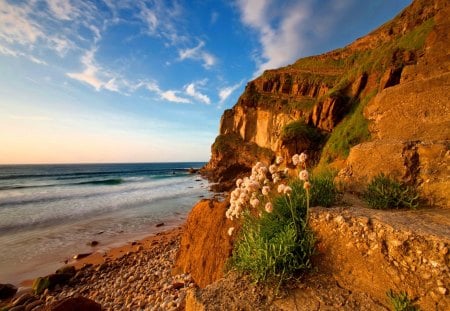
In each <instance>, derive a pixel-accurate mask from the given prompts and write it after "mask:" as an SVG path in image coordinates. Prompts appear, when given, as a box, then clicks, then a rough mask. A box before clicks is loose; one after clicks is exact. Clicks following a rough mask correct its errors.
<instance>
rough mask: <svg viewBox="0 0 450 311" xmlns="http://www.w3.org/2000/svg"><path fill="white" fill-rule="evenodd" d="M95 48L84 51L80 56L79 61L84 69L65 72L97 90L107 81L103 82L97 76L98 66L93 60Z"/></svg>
mask: <svg viewBox="0 0 450 311" xmlns="http://www.w3.org/2000/svg"><path fill="white" fill-rule="evenodd" d="M95 52H96V48H93V49H91V50H88V51H86V53H85V54H84V55H83V56H82V57H81V63H82V64H83V65H84V70H83V71H82V72H78V73H67V76H68V77H70V78H72V79H75V80H78V81H81V82H84V83H87V84H89V85H90V86H93V87H94V88H95V89H96V90H97V91H99V90H100V89H101V88H102V87H104V86H105V85H106V84H107V83H108V82H104V81H102V80H101V79H100V78H99V71H100V68H99V67H98V66H97V65H96V63H95V60H94V54H95Z"/></svg>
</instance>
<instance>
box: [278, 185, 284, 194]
mask: <svg viewBox="0 0 450 311" xmlns="http://www.w3.org/2000/svg"><path fill="white" fill-rule="evenodd" d="M285 187H286V186H285V185H284V184H280V185H279V186H278V189H277V190H278V193H282V192H284V188H285Z"/></svg>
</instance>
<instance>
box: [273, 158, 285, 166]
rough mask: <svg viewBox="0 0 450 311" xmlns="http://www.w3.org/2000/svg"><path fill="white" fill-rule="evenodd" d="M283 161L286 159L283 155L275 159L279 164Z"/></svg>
mask: <svg viewBox="0 0 450 311" xmlns="http://www.w3.org/2000/svg"><path fill="white" fill-rule="evenodd" d="M283 161H284V159H283V157H282V156H278V157H277V158H276V160H275V163H276V164H278V165H280V164H281V163H283Z"/></svg>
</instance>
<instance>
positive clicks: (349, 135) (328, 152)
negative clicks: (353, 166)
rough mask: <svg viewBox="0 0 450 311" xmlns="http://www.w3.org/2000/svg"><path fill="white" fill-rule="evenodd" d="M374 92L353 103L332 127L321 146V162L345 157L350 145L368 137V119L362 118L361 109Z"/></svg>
mask: <svg viewBox="0 0 450 311" xmlns="http://www.w3.org/2000/svg"><path fill="white" fill-rule="evenodd" d="M376 92H377V91H376V90H374V91H372V92H371V93H369V95H367V96H366V97H365V98H364V99H363V100H362V101H360V102H356V103H354V104H353V107H352V109H351V110H350V112H349V113H348V114H347V116H346V117H345V118H344V119H343V120H342V121H341V122H340V123H339V124H338V125H337V126H336V127H335V128H334V129H333V132H332V133H331V135H330V137H329V138H328V140H327V142H326V144H325V146H324V148H323V151H322V156H321V162H324V163H329V162H331V161H332V160H335V159H345V158H347V156H348V154H349V152H350V148H351V147H353V146H355V145H357V144H359V143H361V142H364V141H367V140H369V139H370V132H369V129H368V121H367V120H366V118H364V115H363V110H364V107H365V106H366V104H367V103H368V102H369V101H370V99H371V98H372V97H373V96H374V95H375V94H376ZM322 164H323V163H322Z"/></svg>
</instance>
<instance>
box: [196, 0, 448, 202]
mask: <svg viewBox="0 0 450 311" xmlns="http://www.w3.org/2000/svg"><path fill="white" fill-rule="evenodd" d="M446 4H447V1H445V0H435V1H428V0H416V1H414V2H413V3H412V4H411V5H410V6H409V7H408V8H406V9H405V10H404V11H403V12H401V13H400V14H399V15H398V16H397V17H396V18H394V19H393V20H392V21H390V22H388V23H385V24H384V25H382V26H381V27H380V28H378V29H377V30H375V31H373V32H371V33H370V34H368V35H367V36H365V37H363V38H360V39H357V40H356V41H355V42H354V43H352V44H350V45H348V46H346V47H344V48H342V49H338V50H334V51H331V52H329V53H326V54H323V55H319V56H312V57H307V58H303V59H299V60H298V61H297V62H295V63H294V64H292V65H289V66H286V67H283V68H280V69H275V70H267V71H265V72H264V73H263V74H262V75H261V76H260V77H258V78H256V79H255V80H253V81H251V82H249V83H248V84H247V86H246V89H245V92H244V93H243V94H242V95H241V96H240V98H239V100H238V102H237V103H236V105H235V106H234V107H233V108H232V109H230V110H226V111H225V112H224V114H223V116H222V119H221V123H220V133H219V136H218V137H217V139H216V141H215V142H214V144H213V145H212V150H211V151H212V157H211V160H210V162H209V163H208V164H207V165H206V167H205V168H204V170H203V172H204V173H206V174H209V176H210V177H211V178H212V179H213V180H215V181H221V182H222V183H224V182H225V181H229V180H232V179H234V178H235V177H236V176H237V175H239V174H240V173H243V172H246V171H248V170H249V169H250V167H251V166H252V165H253V164H254V162H255V161H256V159H259V160H263V161H266V162H270V161H272V160H273V158H274V155H275V154H281V155H284V156H285V157H286V158H290V157H291V156H292V155H293V154H294V153H297V152H300V151H304V150H307V151H308V153H309V154H311V155H312V158H313V159H314V163H316V164H317V163H319V164H320V166H321V167H333V168H337V169H339V170H340V174H339V178H340V180H341V181H343V182H345V184H347V187H348V188H349V189H351V190H353V191H360V190H361V189H362V186H363V185H364V184H365V183H367V181H368V180H370V178H371V177H373V176H375V175H376V174H378V173H380V172H384V173H386V174H388V175H391V176H394V177H396V178H398V179H401V180H403V181H405V182H408V183H410V184H412V185H414V186H417V187H418V189H419V190H420V191H421V193H422V195H423V196H424V197H427V198H428V199H429V201H430V203H431V204H432V205H437V206H442V207H449V206H450V204H449V203H450V180H449V178H448V166H449V157H450V152H449V150H448V146H449V138H450V137H449V136H450V131H449V128H450V105H449V104H450V54H449V53H450V52H449V51H450V37H449V36H450V35H449V32H448V29H450V19H449V16H450V8H449V6H448V5H446ZM295 122H297V123H301V124H303V125H304V126H305V127H308V128H309V129H310V130H313V131H316V132H317V133H318V135H316V136H308V135H306V134H305V131H300V130H299V131H294V132H292V133H291V134H292V135H290V136H289V139H287V138H286V130H287V128H289V126H290V125H292V124H294V123H295ZM229 187H231V184H229V185H228V188H229ZM225 188H227V187H225Z"/></svg>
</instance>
